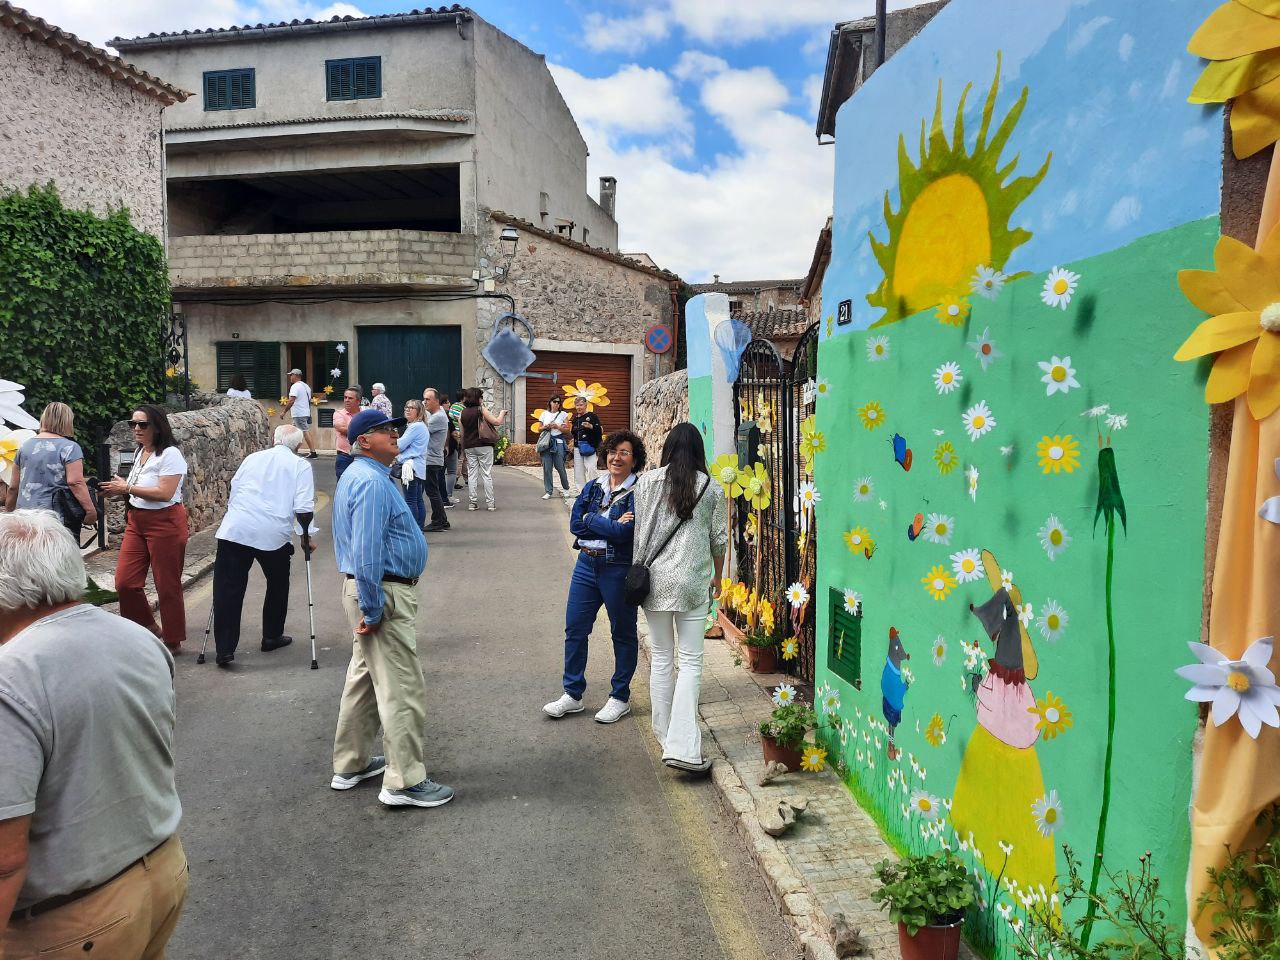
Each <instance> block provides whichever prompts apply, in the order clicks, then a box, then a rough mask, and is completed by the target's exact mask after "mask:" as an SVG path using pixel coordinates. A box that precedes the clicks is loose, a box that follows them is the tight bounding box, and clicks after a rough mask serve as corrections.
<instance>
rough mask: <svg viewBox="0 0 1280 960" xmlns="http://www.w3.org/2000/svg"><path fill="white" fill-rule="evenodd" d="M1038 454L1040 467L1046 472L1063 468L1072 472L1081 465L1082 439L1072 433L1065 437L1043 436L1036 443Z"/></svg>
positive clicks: (1055, 471) (1054, 471)
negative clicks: (1076, 437) (1077, 438)
mask: <svg viewBox="0 0 1280 960" xmlns="http://www.w3.org/2000/svg"><path fill="white" fill-rule="evenodd" d="M1036 456H1037V457H1038V458H1039V461H1040V469H1041V470H1043V471H1044V472H1045V473H1058V472H1060V471H1063V470H1065V471H1066V472H1067V473H1072V472H1073V471H1074V470H1075V469H1076V467H1078V466H1080V441H1079V440H1076V439H1075V438H1074V437H1072V436H1071V434H1067V435H1066V436H1063V437H1059V436H1057V435H1054V436H1052V437H1041V438H1040V442H1039V443H1037V444H1036Z"/></svg>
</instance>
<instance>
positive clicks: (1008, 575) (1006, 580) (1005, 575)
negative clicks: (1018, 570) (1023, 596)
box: [1000, 570, 1013, 590]
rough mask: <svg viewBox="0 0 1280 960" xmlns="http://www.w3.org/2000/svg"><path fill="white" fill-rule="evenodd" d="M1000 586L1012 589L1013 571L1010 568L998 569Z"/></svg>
mask: <svg viewBox="0 0 1280 960" xmlns="http://www.w3.org/2000/svg"><path fill="white" fill-rule="evenodd" d="M1000 586H1002V587H1004V589H1005V590H1012V589H1013V571H1012V570H1001V571H1000Z"/></svg>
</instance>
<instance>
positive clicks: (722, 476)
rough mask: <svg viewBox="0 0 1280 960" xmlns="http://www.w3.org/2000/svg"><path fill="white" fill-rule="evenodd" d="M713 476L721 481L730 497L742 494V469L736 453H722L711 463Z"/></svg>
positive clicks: (725, 493)
mask: <svg viewBox="0 0 1280 960" xmlns="http://www.w3.org/2000/svg"><path fill="white" fill-rule="evenodd" d="M711 476H713V477H715V478H716V480H718V481H719V482H720V486H722V487H723V488H724V495H725V496H726V497H729V498H730V499H734V498H737V497H740V496H742V482H741V478H742V471H741V470H739V469H738V455H737V454H736V453H722V454H720V456H718V457H716V459H715V462H714V463H712V464H711Z"/></svg>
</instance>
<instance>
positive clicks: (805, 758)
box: [800, 746, 827, 773]
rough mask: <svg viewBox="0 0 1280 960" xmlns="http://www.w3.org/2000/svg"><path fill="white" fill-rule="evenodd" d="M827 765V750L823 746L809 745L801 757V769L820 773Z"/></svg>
mask: <svg viewBox="0 0 1280 960" xmlns="http://www.w3.org/2000/svg"><path fill="white" fill-rule="evenodd" d="M826 765H827V751H825V750H823V749H822V748H821V747H815V746H808V747H805V748H804V753H803V754H802V755H801V758H800V769H801V770H808V771H809V772H810V773H819V772H821V770H822V769H823V768H824V767H825V766H826Z"/></svg>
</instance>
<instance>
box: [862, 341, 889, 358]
mask: <svg viewBox="0 0 1280 960" xmlns="http://www.w3.org/2000/svg"><path fill="white" fill-rule="evenodd" d="M888 356H889V338H888V337H867V359H868V360H870V361H871V362H872V363H875V362H876V361H878V360H885V359H887V358H888Z"/></svg>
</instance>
